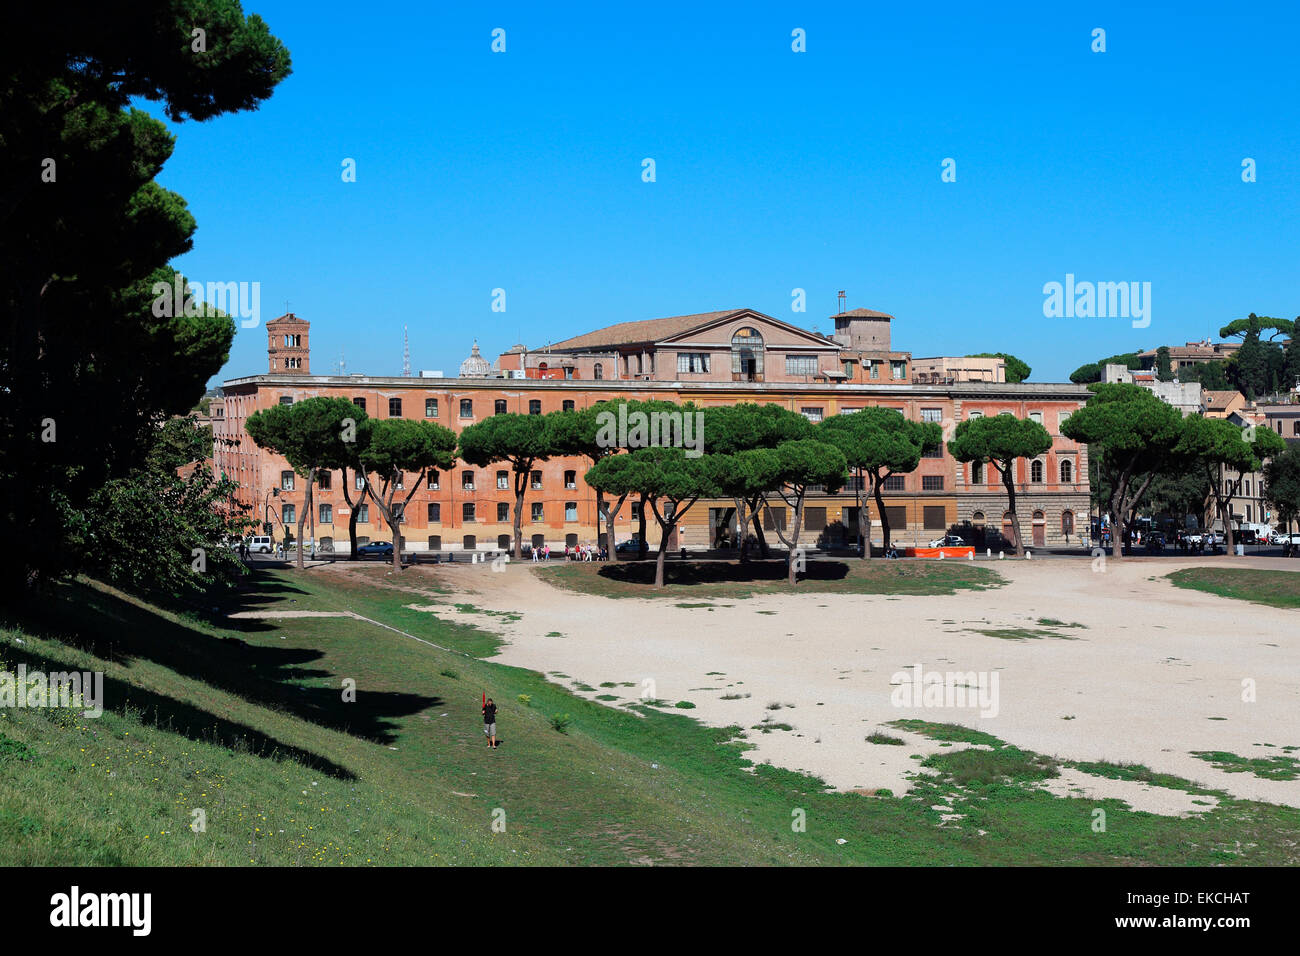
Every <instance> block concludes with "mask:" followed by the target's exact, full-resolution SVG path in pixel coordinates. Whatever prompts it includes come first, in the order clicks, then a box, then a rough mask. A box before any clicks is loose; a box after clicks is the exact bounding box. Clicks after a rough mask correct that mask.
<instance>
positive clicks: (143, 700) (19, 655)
mask: <svg viewBox="0 0 1300 956" xmlns="http://www.w3.org/2000/svg"><path fill="white" fill-rule="evenodd" d="M5 657H6V659H9V660H8V663H10V664H13V665H14V666H17V665H18V664H26V665H27V671H28V673H29V674H30V673H31V672H32V671H34V670H37V671H41V672H43V673H45V674H49V673H51V672H57V671H69V670H74V669H75V668H72V667H70V666H69V665H68V664H66V663H64V662H61V661H56V660H54V659H53V658H49V657H46V656H44V655H42V654H35V653H32V652H31V651H27V650H24V649H21V648H17V647H11V648H9V649H8V650H6V652H5ZM100 703H101V704H102V705H103V707H104V710H105V711H109V712H112V713H115V714H120V715H122V716H128V715H136V716H138V717H139V719H140V722H141V723H142V724H144V725H146V726H153V727H157V728H158V729H160V730H165V731H169V732H171V733H176V734H180V735H181V736H183V737H187V738H189V739H190V740H194V741H199V742H202V743H208V744H212V745H214V746H218V747H225V748H226V749H228V750H231V751H233V752H235V753H249V754H251V755H253V756H255V757H261V758H264V759H268V760H293V761H296V762H297V763H299V764H301V765H302V766H304V767H307V768H308V769H311V770H316V771H318V772H320V773H323V774H328V775H329V776H331V777H337V778H339V779H341V780H353V779H355V778H356V775H355V774H354V773H352V771H350V770H348V769H347V768H346V767H344V766H342V765H341V764H337V763H335V762H334V761H332V760H330V759H329V758H327V757H322V756H321V755H320V754H317V753H313V752H312V751H310V750H304V749H302V748H301V747H295V746H293V745H291V744H287V743H284V742H283V741H280V740H277V739H276V738H274V737H272V736H270V735H269V734H264V733H262V732H261V731H260V730H256V729H255V728H252V727H249V726H248V725H246V724H241V723H238V722H236V721H233V720H228V719H226V718H224V717H218V716H217V715H216V714H213V713H211V712H210V711H206V710H202V709H200V708H198V707H195V706H193V705H191V704H187V703H185V702H184V701H180V700H177V699H176V698H174V697H166V696H164V695H162V694H158V693H155V692H153V691H150V690H145V689H144V688H142V687H136V686H135V685H133V684H128V683H127V682H126V681H121V680H117V679H115V678H112V677H109V676H107V675H105V676H104V698H103V700H102V701H101V702H100Z"/></svg>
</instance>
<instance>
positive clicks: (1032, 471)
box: [1029, 458, 1043, 484]
mask: <svg viewBox="0 0 1300 956" xmlns="http://www.w3.org/2000/svg"><path fill="white" fill-rule="evenodd" d="M1029 480H1030V481H1032V482H1033V483H1034V484H1042V481H1043V463H1042V461H1040V460H1039V459H1037V458H1035V459H1034V460H1033V461H1031V462H1030V463H1029Z"/></svg>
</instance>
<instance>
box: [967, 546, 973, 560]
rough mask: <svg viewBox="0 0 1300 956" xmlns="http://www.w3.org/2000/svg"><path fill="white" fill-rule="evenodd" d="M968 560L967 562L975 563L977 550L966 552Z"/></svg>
mask: <svg viewBox="0 0 1300 956" xmlns="http://www.w3.org/2000/svg"><path fill="white" fill-rule="evenodd" d="M966 560H967V561H974V560H975V549H974V548H972V549H971V550H969V551H967V552H966Z"/></svg>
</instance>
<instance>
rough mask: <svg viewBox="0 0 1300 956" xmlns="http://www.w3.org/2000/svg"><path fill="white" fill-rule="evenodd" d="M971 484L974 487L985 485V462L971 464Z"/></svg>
mask: <svg viewBox="0 0 1300 956" xmlns="http://www.w3.org/2000/svg"><path fill="white" fill-rule="evenodd" d="M970 483H971V484H972V485H982V484H984V462H982V461H973V462H971V466H970Z"/></svg>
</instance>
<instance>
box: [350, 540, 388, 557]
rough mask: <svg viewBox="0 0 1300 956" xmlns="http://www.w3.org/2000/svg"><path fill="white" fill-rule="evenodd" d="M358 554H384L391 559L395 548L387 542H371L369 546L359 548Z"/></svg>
mask: <svg viewBox="0 0 1300 956" xmlns="http://www.w3.org/2000/svg"><path fill="white" fill-rule="evenodd" d="M357 554H360V555H367V554H382V555H385V556H387V557H390V558H391V557H392V556H393V546H392V545H391V544H389V543H388V542H387V541H371V542H370V543H369V544H363V545H361V547H359V548H357Z"/></svg>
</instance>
